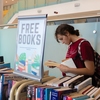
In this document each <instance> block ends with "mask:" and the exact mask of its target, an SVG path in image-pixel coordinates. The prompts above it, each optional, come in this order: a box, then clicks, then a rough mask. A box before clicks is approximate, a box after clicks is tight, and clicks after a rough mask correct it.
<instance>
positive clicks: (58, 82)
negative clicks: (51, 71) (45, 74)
mask: <svg viewBox="0 0 100 100" xmlns="http://www.w3.org/2000/svg"><path fill="white" fill-rule="evenodd" d="M69 79H71V77H70V76H66V77H63V78H61V79H60V80H58V81H57V82H55V83H53V84H52V85H53V86H56V87H59V86H63V82H65V81H68V80H69Z"/></svg>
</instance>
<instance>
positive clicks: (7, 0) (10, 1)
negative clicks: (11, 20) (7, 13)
mask: <svg viewBox="0 0 100 100" xmlns="http://www.w3.org/2000/svg"><path fill="white" fill-rule="evenodd" d="M17 1H18V0H3V6H7V5H12V4H15V3H16V2H17Z"/></svg>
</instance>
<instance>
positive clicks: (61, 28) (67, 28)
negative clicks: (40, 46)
mask: <svg viewBox="0 0 100 100" xmlns="http://www.w3.org/2000/svg"><path fill="white" fill-rule="evenodd" d="M66 32H69V33H70V34H72V35H76V36H79V35H80V34H79V30H75V29H74V27H73V26H71V25H68V24H61V25H59V26H58V27H57V29H56V31H55V37H56V40H57V42H59V41H58V38H57V35H58V34H60V35H66Z"/></svg>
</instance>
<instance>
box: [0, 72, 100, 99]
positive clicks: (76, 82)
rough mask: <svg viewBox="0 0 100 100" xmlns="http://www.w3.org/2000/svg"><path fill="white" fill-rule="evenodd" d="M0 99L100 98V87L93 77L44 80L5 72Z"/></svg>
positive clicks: (46, 75)
mask: <svg viewBox="0 0 100 100" xmlns="http://www.w3.org/2000/svg"><path fill="white" fill-rule="evenodd" d="M0 80H1V81H0V100H99V98H100V88H99V87H94V86H93V85H92V78H91V77H89V78H87V79H86V78H85V77H84V75H77V76H74V77H70V76H66V77H61V78H58V77H54V76H49V72H48V71H45V72H44V76H43V78H42V81H41V82H39V81H36V80H31V79H27V78H25V77H21V76H18V75H15V74H13V73H4V74H2V75H1V79H0Z"/></svg>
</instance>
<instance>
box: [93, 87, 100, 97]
mask: <svg viewBox="0 0 100 100" xmlns="http://www.w3.org/2000/svg"><path fill="white" fill-rule="evenodd" d="M98 94H100V88H98V89H97V90H96V91H95V93H94V94H93V95H92V97H93V98H95V97H96V96H97V95H98Z"/></svg>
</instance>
